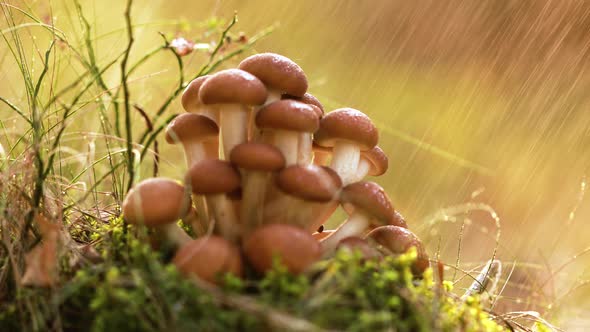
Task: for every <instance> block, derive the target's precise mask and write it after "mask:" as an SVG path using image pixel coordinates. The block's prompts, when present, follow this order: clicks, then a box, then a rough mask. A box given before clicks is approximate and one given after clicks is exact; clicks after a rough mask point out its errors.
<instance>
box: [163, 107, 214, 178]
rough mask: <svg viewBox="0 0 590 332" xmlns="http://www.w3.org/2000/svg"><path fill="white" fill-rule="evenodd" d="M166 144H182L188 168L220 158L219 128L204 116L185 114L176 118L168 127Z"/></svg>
mask: <svg viewBox="0 0 590 332" xmlns="http://www.w3.org/2000/svg"><path fill="white" fill-rule="evenodd" d="M166 142H168V143H170V144H177V143H180V144H182V147H183V148H184V152H185V156H186V160H187V164H188V167H191V166H192V165H194V164H196V163H198V162H199V161H201V160H203V159H210V158H215V159H217V158H218V157H219V155H218V151H219V127H218V126H217V124H215V122H214V121H213V120H211V119H210V118H208V117H206V116H204V115H199V114H195V113H184V114H180V115H178V116H177V117H175V118H174V120H172V122H170V123H169V124H168V127H166Z"/></svg>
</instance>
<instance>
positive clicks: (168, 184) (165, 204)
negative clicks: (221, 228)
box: [122, 178, 191, 246]
mask: <svg viewBox="0 0 590 332" xmlns="http://www.w3.org/2000/svg"><path fill="white" fill-rule="evenodd" d="M122 208H123V216H124V218H125V221H126V222H128V223H130V224H134V225H145V226H148V227H152V228H156V229H158V230H160V231H162V232H163V233H164V236H165V237H166V239H167V240H168V241H170V242H171V243H173V244H175V245H177V246H180V245H182V244H184V243H186V242H188V241H190V240H191V238H190V236H188V234H186V232H185V231H183V230H182V229H181V228H180V227H179V226H178V225H177V224H176V221H178V220H179V219H181V218H183V217H184V216H185V215H186V214H187V213H188V211H189V208H190V194H189V193H188V192H187V191H186V190H185V188H184V187H183V186H182V185H180V184H179V183H177V182H176V181H174V180H171V179H166V178H151V179H147V180H144V181H142V182H140V183H137V184H136V185H135V186H134V187H133V188H131V190H129V192H128V193H127V196H126V197H125V200H124V201H123V205H122Z"/></svg>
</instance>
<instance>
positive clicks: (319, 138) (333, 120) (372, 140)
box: [314, 108, 379, 151]
mask: <svg viewBox="0 0 590 332" xmlns="http://www.w3.org/2000/svg"><path fill="white" fill-rule="evenodd" d="M314 141H315V142H316V144H318V145H321V146H326V147H333V146H334V145H336V142H338V141H347V142H352V143H354V144H357V145H358V146H359V147H360V149H361V151H365V150H370V149H372V148H373V147H375V146H376V145H377V143H378V142H379V132H378V131H377V128H376V127H375V125H374V124H373V122H372V121H371V119H370V118H369V117H368V116H366V115H365V114H364V113H363V112H361V111H358V110H355V109H354V108H339V109H336V110H334V111H332V112H330V113H328V114H326V115H325V116H324V117H323V118H322V119H321V121H320V128H319V130H318V131H317V132H316V133H315V135H314Z"/></svg>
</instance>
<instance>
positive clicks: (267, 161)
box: [230, 143, 285, 172]
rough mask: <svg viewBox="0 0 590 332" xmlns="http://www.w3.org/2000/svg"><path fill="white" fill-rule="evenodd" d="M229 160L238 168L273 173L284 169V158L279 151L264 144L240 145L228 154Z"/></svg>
mask: <svg viewBox="0 0 590 332" xmlns="http://www.w3.org/2000/svg"><path fill="white" fill-rule="evenodd" d="M230 160H231V162H232V163H233V164H235V165H236V166H238V167H239V168H243V169H246V170H258V171H267V172H273V171H278V170H280V169H282V168H283V167H285V157H284V156H283V154H282V153H281V151H280V150H279V149H277V148H276V147H275V146H273V145H270V144H264V143H242V144H240V145H237V146H236V147H235V148H233V150H232V151H231V153H230Z"/></svg>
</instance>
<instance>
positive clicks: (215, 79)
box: [199, 69, 268, 105]
mask: <svg viewBox="0 0 590 332" xmlns="http://www.w3.org/2000/svg"><path fill="white" fill-rule="evenodd" d="M267 95H268V92H267V91H266V87H265V86H264V84H262V82H261V81H260V80H259V79H258V78H256V76H254V75H252V74H250V73H248V72H246V71H243V70H240V69H226V70H222V71H220V72H217V73H216V74H214V75H211V77H209V78H208V79H207V80H206V81H205V82H204V83H203V85H201V89H200V91H199V98H200V99H201V102H202V103H203V104H205V105H209V104H242V105H262V104H264V102H265V101H266V97H267Z"/></svg>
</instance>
